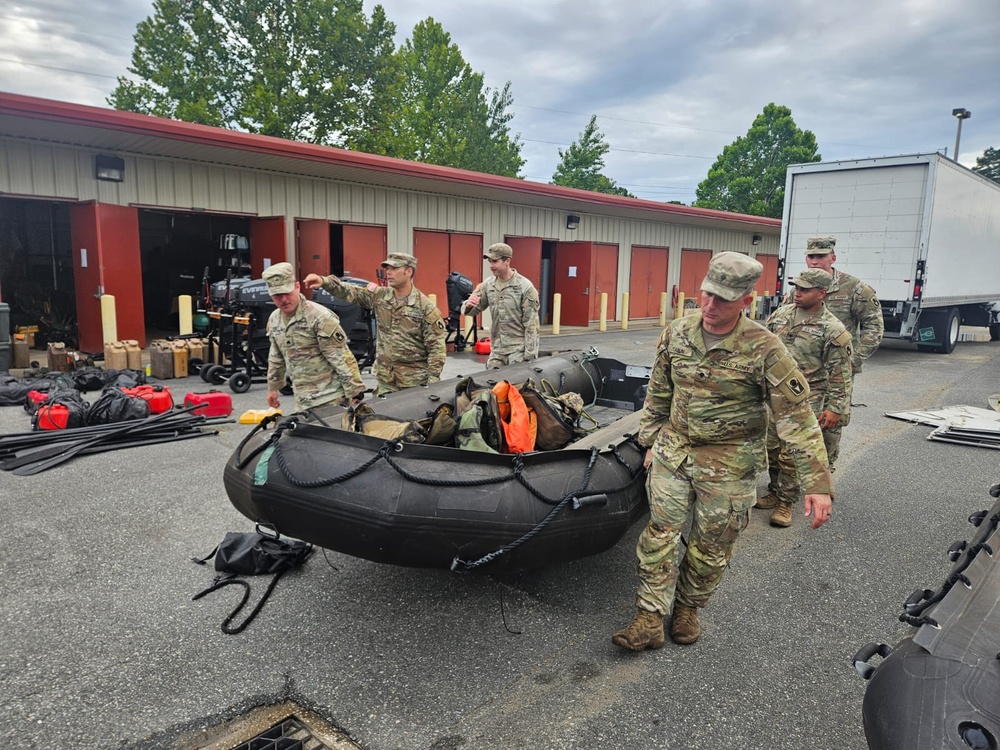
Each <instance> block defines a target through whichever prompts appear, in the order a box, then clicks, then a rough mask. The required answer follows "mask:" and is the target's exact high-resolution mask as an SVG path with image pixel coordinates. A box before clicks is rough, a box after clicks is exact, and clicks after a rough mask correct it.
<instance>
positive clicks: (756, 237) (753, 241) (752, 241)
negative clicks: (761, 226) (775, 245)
mask: <svg viewBox="0 0 1000 750" xmlns="http://www.w3.org/2000/svg"><path fill="white" fill-rule="evenodd" d="M762 239H764V238H763V237H762V236H761V235H759V234H755V235H754V236H753V237H751V238H750V244H752V245H759V244H760V241H761V240H762Z"/></svg>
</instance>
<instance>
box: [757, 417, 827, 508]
mask: <svg viewBox="0 0 1000 750" xmlns="http://www.w3.org/2000/svg"><path fill="white" fill-rule="evenodd" d="M843 432H844V426H843V425H842V424H838V425H837V426H836V427H833V428H831V429H828V430H823V444H824V445H825V446H826V455H827V458H828V465H829V468H830V473H831V474H833V472H834V471H835V470H836V469H835V466H834V464H835V463H836V461H837V458H838V456H840V437H841V435H842V434H843ZM767 474H768V479H769V482H768V489H769V490H770V491H771V492H773V493H774V496H775V497H776V498H778V499H779V500H781V501H782V502H786V503H791V504H792V505H794V504H795V503H797V502H798V501H799V500H801V499H802V488H801V487H800V486H799V481H798V474H797V473H796V471H795V463H794V462H792V461H790V460H789V459H788V456H786V455H785V454H784V453H783V452H782V451H781V442H780V441H779V440H778V436H777V434H775V432H774V429H773V428H772V427H771V425H770V424H769V425H768V427H767ZM831 497H832V494H831Z"/></svg>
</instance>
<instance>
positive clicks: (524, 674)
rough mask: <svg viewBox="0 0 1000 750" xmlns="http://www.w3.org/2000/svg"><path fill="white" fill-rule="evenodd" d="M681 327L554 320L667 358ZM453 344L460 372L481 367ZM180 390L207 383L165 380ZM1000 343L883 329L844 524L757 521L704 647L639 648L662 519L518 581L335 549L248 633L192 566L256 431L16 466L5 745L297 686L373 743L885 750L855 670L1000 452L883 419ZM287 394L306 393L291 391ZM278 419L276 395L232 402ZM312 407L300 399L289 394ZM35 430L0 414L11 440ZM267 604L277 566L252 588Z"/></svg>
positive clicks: (378, 748)
mask: <svg viewBox="0 0 1000 750" xmlns="http://www.w3.org/2000/svg"><path fill="white" fill-rule="evenodd" d="M658 333H659V332H658V330H656V329H650V328H642V329H638V330H630V331H611V332H608V333H596V332H588V333H583V334H577V335H566V336H561V337H551V336H546V337H544V338H543V343H542V348H543V350H545V349H550V350H559V351H564V350H569V349H587V348H589V347H590V346H594V347H596V348H597V349H598V350H599V351H600V353H601V355H602V356H606V357H613V358H616V359H620V360H622V361H624V362H628V363H631V364H639V365H649V364H651V363H652V361H653V356H654V347H655V343H656V338H657V335H658ZM484 360H485V357H481V356H479V357H477V356H476V355H474V354H472V353H471V352H465V353H463V354H461V355H451V356H449V359H448V365H447V369H446V373H445V374H446V376H456V375H458V374H463V375H468V374H473V373H474V372H476V371H478V370H480V369H482V368H483V366H484ZM164 384H166V385H169V386H170V387H171V390H172V391H173V393H174V395H175V398H176V399H177V400H180V399H181V398H183V395H184V394H185V393H187V392H189V391H204V390H206V389H207V386H206V385H205V384H204V383H203V382H202V381H201V380H200V379H198V378H188V379H184V380H175V381H165V383H164ZM998 391H1000V343H963V344H960V345H959V346H958V348H957V349H956V351H955V353H954V354H952V355H950V356H944V355H929V354H918V353H917V352H916V351H915V350H914V348H913V347H911V346H908V345H903V344H892V343H890V344H886V345H884V346H883V348H882V349H880V350H879V351H878V352H877V353H876V355H875V356H874V357H873V358H872V359H871V360H869V362H868V363H867V364H866V366H865V369H864V372H863V373H862V374H861V376H860V377H859V378H858V381H857V385H856V388H855V392H854V402H855V404H856V406H855V408H854V411H853V416H852V421H851V424H850V426H849V427H848V428H846V430H845V432H844V440H843V448H842V454H841V459H840V463H839V466H838V470H837V473H836V484H837V499H836V503H835V511H834V516H833V519H832V520H831V521H830V522H829V523H828V524H827V525H826V526H824V527H823V528H821V529H819V530H816V531H814V530H811V529H809V528H808V525H807V523H805V522H804V521H803V519H802V518H801V517H800V516H797V517H796V518H795V521H794V524H793V526H792V528H790V529H773V528H771V527H770V526H769V525H768V523H767V518H768V514H767V512H760V513H755V514H754V515H753V517H752V519H751V522H750V526H749V527H748V529H747V531H746V532H745V533H744V535H743V537H742V538H741V540H740V542H739V544H738V546H737V549H736V554H735V556H734V559H733V562H732V565H731V568H730V570H729V571H728V572H727V574H726V577H725V579H724V580H723V583H722V585H721V587H720V589H719V591H718V592H717V594H716V595H715V597H714V598H713V600H712V602H711V605H710V607H709V608H708V609H706V610H705V611H704V613H703V615H702V623H703V635H702V638H701V640H700V641H699V642H698V643H697V644H695V645H693V646H686V647H681V646H676V645H674V644H672V643H670V642H669V641H668V643H667V645H666V646H665V647H664V648H663V649H662V650H659V651H654V652H645V653H640V654H631V653H624V652H622V651H621V650H619V649H618V648H616V647H615V646H613V645H612V644H611V641H610V636H611V633H612V632H614V631H615V630H617V629H618V628H619V627H621V626H623V625H624V624H626V623H627V622H628V620H629V619H630V617H631V614H632V611H633V609H632V607H633V593H634V588H635V584H636V577H635V558H634V546H635V541H636V538H637V537H638V534H639V531H640V526H641V524H638V525H636V526H635V527H633V528H632V529H631V530H630V531H629V533H628V534H627V535H626V536H625V538H623V539H622V540H621V542H620V543H619V544H618V545H617V546H616V547H614V548H613V549H611V550H609V551H608V552H606V553H604V554H601V555H597V556H594V557H590V558H586V559H583V560H579V561H576V562H573V563H570V564H565V565H558V566H553V567H551V568H547V569H543V570H537V571H530V572H519V573H502V574H496V575H490V574H488V573H487V574H475V575H462V574H456V573H450V572H447V571H438V570H415V569H405V568H395V567H389V566H382V565H378V564H375V563H370V562H366V561H364V560H359V559H354V558H349V557H346V556H344V555H340V554H337V553H334V552H327V553H326V554H317V555H314V556H313V557H312V559H310V560H309V562H308V563H307V564H306V565H305V566H304V567H303V568H302V569H300V570H298V571H295V572H293V573H291V574H288V575H286V576H285V577H284V578H283V579H282V580H281V581H280V583H279V584H278V586H277V588H276V590H275V592H274V594H273V595H272V597H271V600H270V601H269V602H268V603H267V605H266V606H265V607H264V609H263V610H262V612H261V614H260V615H259V616H258V618H257V619H256V620H255V621H254V622H253V623H252V624H251V625H250V626H249V627H248V628H247V630H246V631H244V632H243V633H242V634H240V635H235V636H231V635H225V634H224V633H222V632H221V630H220V627H219V626H220V623H221V621H222V619H223V618H224V617H225V615H226V614H228V612H229V611H230V609H232V607H233V606H235V604H236V602H237V601H238V599H239V591H238V590H237V589H232V588H231V589H229V590H226V591H223V592H218V593H216V594H213V595H211V596H209V597H206V598H205V599H202V600H199V601H192V599H191V597H192V596H193V595H194V594H195V593H197V592H198V591H200V590H201V589H203V588H205V587H206V586H208V585H209V584H210V583H211V580H212V578H213V571H211V570H210V569H206V568H204V567H200V566H198V565H195V564H193V563H192V562H191V558H192V557H193V556H202V555H205V554H207V553H208V552H210V551H211V550H212V548H213V547H214V546H215V545H216V544H218V542H219V541H221V539H222V537H223V536H224V534H225V532H227V531H249V530H251V529H252V524H251V523H250V521H249V520H247V519H246V518H244V517H243V516H242V515H240V514H239V513H237V512H236V511H235V510H234V508H233V507H232V506H231V505H230V503H229V501H228V499H227V497H226V494H225V491H224V489H223V484H222V469H223V466H224V464H225V462H226V461H227V459H228V458H229V456H230V455H231V454H232V452H233V450H234V449H235V448H236V446H237V444H238V443H239V441H240V440H241V439H242V438H243V437H244V436H245V435H246V434H247V432H248V431H249V430H250V429H251V427H250V426H247V425H240V424H224V425H221V426H219V428H218V430H219V432H218V434H217V435H212V436H209V437H205V438H201V439H197V440H189V441H185V442H180V443H171V444H167V445H161V446H147V447H137V448H132V449H126V450H119V451H115V452H112V453H104V454H100V455H94V456H83V457H79V458H77V459H74V460H73V461H72V462H70V463H67V464H65V465H63V466H61V467H58V468H55V469H52V470H50V471H47V472H45V473H43V474H39V475H37V476H33V477H17V476H13V475H11V474H9V473H3V474H0V513H2V518H3V535H2V540H3V544H2V546H0V625H2V638H0V705H2V714H0V715H2V719H0V740H2V744H3V745H4V746H5V747H24V748H48V747H57V748H112V747H113V748H130V749H138V748H194V747H202V748H205V747H207V746H211V744H212V742H213V741H217V739H216V738H217V737H218V727H219V726H220V724H222V723H224V722H228V721H232V720H234V719H237V718H238V717H240V716H242V715H244V714H245V713H246V712H248V711H250V710H251V709H253V708H255V707H258V706H265V705H271V704H278V703H282V702H284V701H291V702H293V703H294V704H296V705H298V706H301V707H303V708H306V709H309V710H311V711H312V712H314V713H315V714H317V715H318V716H320V717H322V718H324V719H325V720H326V721H328V722H329V723H330V724H331V725H333V726H334V727H336V728H338V729H339V730H341V731H342V732H343V733H344V736H346V737H349V738H350V740H352V741H353V742H354V743H356V745H357V746H359V747H361V748H365V750H417V749H425V748H434V749H436V750H449V749H453V750H480V749H482V750H504V749H506V748H511V749H513V748H552V749H561V750H571V749H573V750H576V749H580V750H582V749H583V748H595V747H600V748H611V749H613V750H615V749H622V750H624V749H626V748H628V749H630V750H631V749H633V748H654V747H655V748H677V749H680V748H696V747H697V748H720V749H725V748H734V749H735V748H768V749H769V750H770V749H774V750H786V749H787V750H792V749H794V750H800V748H802V747H810V748H830V749H831V750H863V748H865V747H866V742H865V739H864V732H863V729H862V724H861V701H862V697H863V694H864V690H865V683H864V682H863V681H862V680H861V678H860V677H858V675H857V674H856V672H855V671H854V669H853V667H852V664H851V658H852V656H853V655H854V653H855V652H856V651H857V649H858V648H859V647H860V646H862V645H863V644H865V643H867V642H868V641H873V640H874V641H884V642H887V643H890V644H891V643H895V642H896V641H897V640H899V638H900V637H901V636H902V635H903V634H904V633H905V632H906V628H905V627H904V626H903V625H902V624H901V623H899V622H898V620H897V616H898V614H899V612H900V611H901V606H902V602H903V600H904V599H905V598H906V597H907V596H908V595H909V594H910V593H911V592H913V591H914V590H915V589H917V588H923V587H932V588H933V587H935V586H937V585H938V584H939V583H940V582H941V581H942V580H943V577H944V575H945V573H946V571H947V569H948V567H949V563H948V561H947V557H946V550H947V548H948V546H949V545H950V544H951V543H952V542H953V541H955V540H958V539H966V538H968V537H969V536H970V535H971V533H972V527H971V526H969V524H968V523H967V521H966V518H967V516H968V515H969V514H970V513H971V512H972V511H975V510H978V509H981V508H986V507H989V505H990V504H991V499H990V498H989V497H988V495H987V490H988V488H989V486H990V485H991V484H993V483H994V482H997V481H998V480H1000V461H998V458H1000V455H998V454H997V452H996V451H992V450H989V449H982V448H972V447H963V446H959V445H950V444H944V443H935V442H931V441H928V440H926V436H927V434H928V433H929V432H930V428H928V427H923V426H920V425H913V424H909V423H906V422H901V421H898V420H893V419H889V418H887V417H886V416H884V412H886V411H899V410H904V409H916V408H922V409H932V408H940V407H944V406H952V405H959V404H965V405H971V406H978V407H982V408H986V407H987V397H988V396H989V395H990V394H992V393H996V392H998ZM287 401H288V402H291V399H290V398H288V399H287ZM233 402H234V405H235V414H234V416H237V415H239V414H240V413H241V412H242V411H244V410H246V409H250V408H257V409H263V408H265V407H266V404H265V403H264V386H263V385H260V384H255V385H253V386H252V388H251V389H250V391H249V392H247V393H245V394H241V395H234V396H233ZM289 405H290V403H289ZM27 429H29V422H28V417H27V415H26V414H25V413H24V412H23V411H21V410H20V409H18V408H16V407H7V408H4V409H0V434H7V433H12V432H22V431H25V430H27ZM252 584H253V589H254V595H255V596H256V595H259V593H261V592H262V591H263V588H264V586H265V582H264V581H260V582H258V581H257V580H252Z"/></svg>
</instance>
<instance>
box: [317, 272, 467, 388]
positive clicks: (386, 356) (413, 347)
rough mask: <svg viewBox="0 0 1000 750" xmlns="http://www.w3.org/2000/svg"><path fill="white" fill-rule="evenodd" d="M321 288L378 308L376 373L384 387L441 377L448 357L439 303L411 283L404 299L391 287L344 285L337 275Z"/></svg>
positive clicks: (368, 307) (409, 386)
mask: <svg viewBox="0 0 1000 750" xmlns="http://www.w3.org/2000/svg"><path fill="white" fill-rule="evenodd" d="M323 288H324V289H325V290H326V291H328V292H329V293H330V294H332V295H333V296H334V297H337V298H339V299H342V300H346V301H348V302H351V303H352V304H355V305H360V306H361V307H364V308H367V309H369V310H374V311H375V322H376V324H377V326H378V336H377V337H376V343H375V352H376V354H375V377H376V378H377V379H378V382H379V385H380V386H382V390H390V391H398V390H402V389H403V388H411V387H413V386H415V385H427V384H428V383H436V382H437V381H439V380H440V379H441V371H442V370H443V369H444V360H445V356H446V353H447V352H446V348H445V343H444V341H445V338H446V337H447V335H448V332H447V331H446V330H445V326H444V320H443V319H442V317H441V313H440V312H439V311H438V309H437V306H436V305H435V304H434V303H433V302H431V301H430V299H428V298H427V295H425V294H423V293H421V291H420V290H419V289H417V288H416V287H413V288H412V289H411V290H410V293H409V294H408V295H407V296H406V297H404V298H403V299H397V298H396V292H395V291H394V290H393V289H392V287H388V286H378V285H376V284H369V285H368V286H364V287H362V286H354V285H352V284H345V283H343V282H342V281H341V280H340V279H338V278H337V277H336V276H327V277H326V278H325V279H323Z"/></svg>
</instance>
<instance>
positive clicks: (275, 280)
mask: <svg viewBox="0 0 1000 750" xmlns="http://www.w3.org/2000/svg"><path fill="white" fill-rule="evenodd" d="M262 278H263V279H264V281H265V282H266V283H267V293H268V294H288V293H289V292H291V291H294V289H295V271H294V270H293V269H292V264H291V263H275V264H274V265H273V266H271V267H270V268H268V269H267V270H266V271H264V273H263V274H262Z"/></svg>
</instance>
